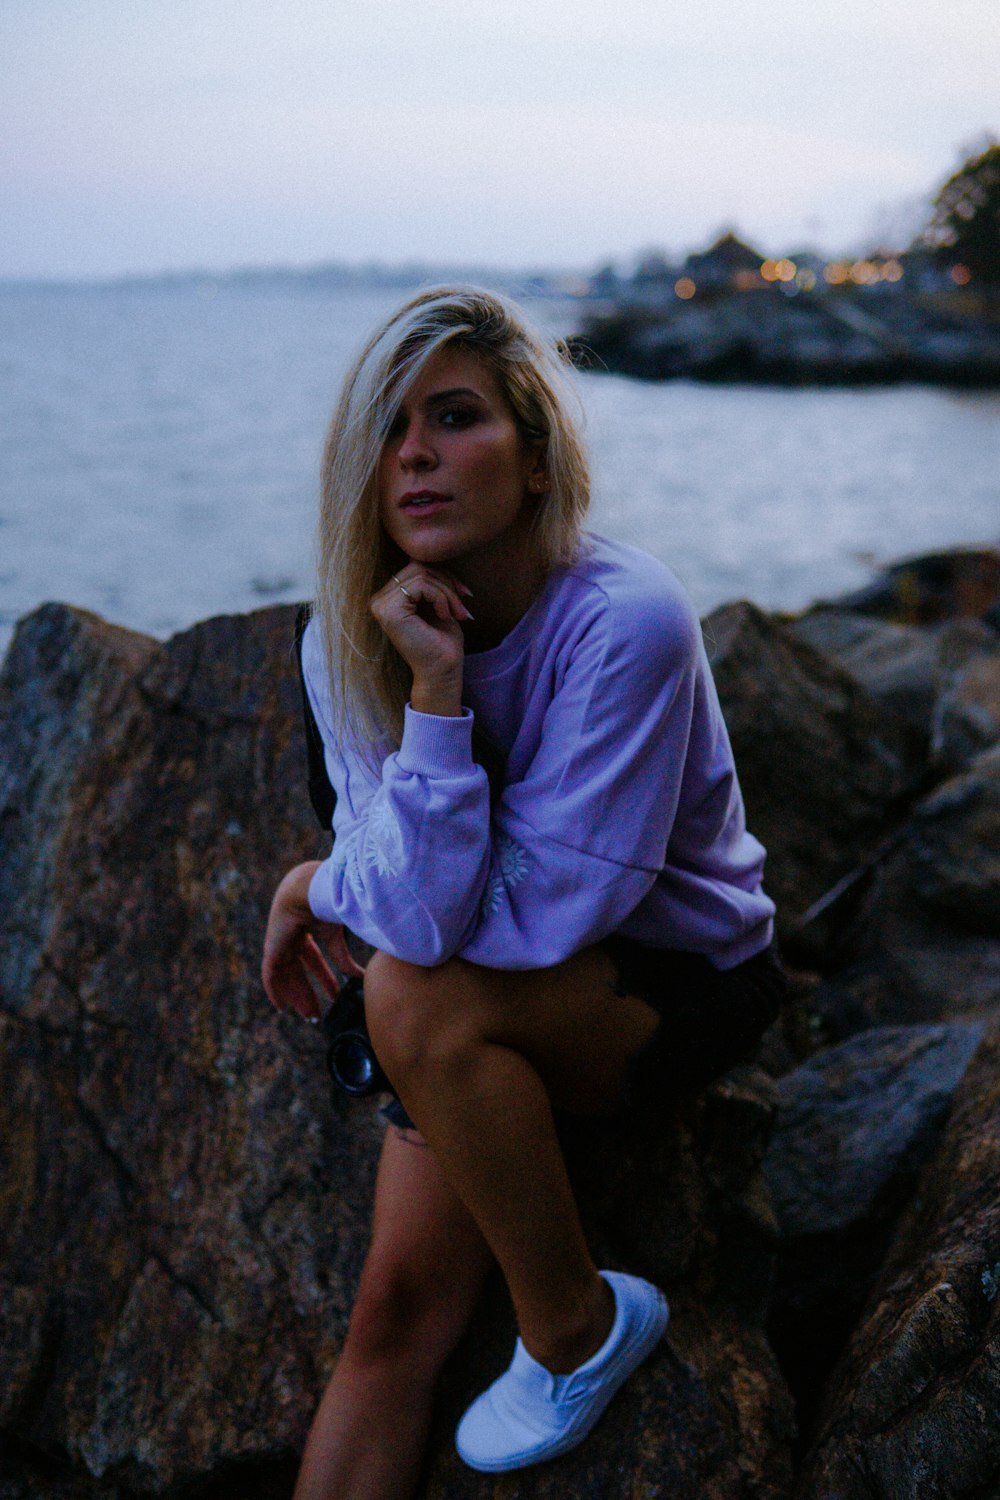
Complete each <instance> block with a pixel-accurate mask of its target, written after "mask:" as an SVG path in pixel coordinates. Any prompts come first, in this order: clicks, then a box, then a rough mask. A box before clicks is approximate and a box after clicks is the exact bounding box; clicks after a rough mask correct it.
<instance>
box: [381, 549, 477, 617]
mask: <svg viewBox="0 0 1000 1500" xmlns="http://www.w3.org/2000/svg"><path fill="white" fill-rule="evenodd" d="M461 591H464V592H465V593H466V594H467V595H468V596H469V597H471V590H470V589H467V588H466V587H465V585H464V584H463V585H462V586H461ZM375 599H377V600H380V601H383V602H385V603H386V604H389V605H392V604H395V605H397V607H399V608H400V609H401V610H402V612H403V613H407V614H412V613H413V612H414V610H415V609H416V608H417V607H418V605H419V604H421V603H424V604H428V605H430V607H431V608H432V609H433V610H434V613H435V614H436V615H437V617H438V619H441V620H449V619H450V620H459V621H462V620H471V619H472V613H471V611H470V610H469V609H468V608H467V606H466V605H465V603H464V602H463V600H462V597H461V592H460V589H459V585H458V582H457V580H456V579H453V578H452V577H450V575H448V574H446V573H442V572H440V571H438V570H437V569H430V568H425V567H424V566H423V565H422V564H420V563H408V564H407V565H406V567H405V568H403V569H402V570H401V571H400V572H398V573H395V574H394V575H393V576H392V578H390V579H389V581H388V583H387V584H386V585H385V587H384V588H383V589H382V590H380V592H379V593H377V594H376V595H375Z"/></svg>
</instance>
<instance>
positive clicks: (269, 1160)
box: [0, 606, 790, 1500]
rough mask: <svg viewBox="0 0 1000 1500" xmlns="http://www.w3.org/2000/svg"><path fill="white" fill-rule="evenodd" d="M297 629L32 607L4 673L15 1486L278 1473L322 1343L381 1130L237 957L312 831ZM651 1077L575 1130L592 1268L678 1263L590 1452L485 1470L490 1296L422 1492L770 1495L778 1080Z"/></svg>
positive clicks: (286, 1477) (775, 1422)
mask: <svg viewBox="0 0 1000 1500" xmlns="http://www.w3.org/2000/svg"><path fill="white" fill-rule="evenodd" d="M291 632H292V611H291V609H273V610H267V611H263V612H261V613H259V614H255V615H249V616H243V617H238V618H234V619H219V620H214V621H209V622H206V623H205V624H202V625H199V626H197V627H195V628H194V629H193V630H191V631H188V632H185V633H184V634H183V635H180V636H178V637H176V638H174V639H173V640H172V641H170V642H168V643H167V644H166V645H165V646H160V645H157V644H156V643H155V642H153V641H149V640H146V639H144V638H141V637H138V636H135V635H132V634H130V633H129V632H125V631H120V630H116V629H113V628H111V627H109V626H107V625H104V624H103V623H102V622H100V621H99V620H97V619H95V618H94V617H93V616H89V615H85V614H83V613H82V612H80V611H77V610H73V609H69V608H65V607H61V606H47V607H45V608H44V609H42V610H40V611H38V612H37V613H36V614H35V615H34V616H32V617H30V618H29V619H28V620H27V621H25V622H23V623H22V625H21V627H20V629H19V631H18V634H17V636H16V639H15V642H14V644H13V646H12V648H11V652H10V654H9V656H8V659H7V662H6V664H5V668H4V671H3V674H2V676H0V746H2V747H3V751H4V756H5V759H4V769H3V775H2V780H0V827H2V830H3V850H4V860H3V867H2V871H0V953H2V958H0V982H2V1001H0V1056H2V1068H3V1077H4V1090H3V1093H2V1095H0V1141H2V1143H3V1145H2V1151H0V1241H2V1243H3V1245H4V1252H5V1253H4V1264H3V1269H2V1271H0V1307H2V1317H3V1327H4V1332H5V1338H4V1340H3V1343H2V1345H0V1433H2V1434H3V1437H2V1439H0V1441H2V1442H3V1444H4V1457H5V1458H6V1460H7V1468H6V1471H5V1475H4V1478H3V1480H2V1487H0V1495H2V1496H3V1500H21V1497H22V1496H27V1495H28V1494H32V1493H48V1494H52V1495H54V1496H60V1497H64V1500H85V1497H86V1500H91V1497H92V1500H130V1497H131V1496H134V1495H137V1494H154V1495H155V1494H159V1495H164V1494H167V1493H168V1492H169V1493H170V1494H172V1495H183V1494H185V1493H188V1492H189V1493H192V1494H193V1493H194V1492H195V1491H196V1492H197V1494H198V1495H199V1496H200V1497H202V1500H204V1497H212V1496H217V1497H219V1500H222V1497H223V1496H225V1497H231V1496H232V1495H234V1494H238V1495H239V1496H240V1497H241V1500H250V1497H254V1496H264V1495H272V1494H273V1495H279V1494H287V1493H288V1491H289V1488H290V1481H291V1475H292V1473H293V1472H294V1466H295V1453H296V1451H297V1448H298V1446H299V1444H300V1443H301V1440H302V1437H303V1434H304V1431H305V1429H306V1426H307V1423H308V1420H309V1416H310V1413H311V1411H312V1409H313V1406H314V1404H315V1401H316V1399H317V1397H318V1394H319V1392H320V1390H321V1388H322V1386H323V1384H324V1382H325V1380H326V1378H327V1377H328V1375H329V1373H330V1371H331V1369H332V1367H333V1365H334V1363H335V1360H336V1357H337V1352H338V1349H339V1347H340V1344H341V1341H342V1338H343V1334H344V1330H345V1325H346V1319H347V1315H348V1311H349V1308H350V1304H351V1300H352V1296H353V1292H354V1287H355V1283H356V1278H357V1274H358V1271H359V1268H360V1264H361V1260H362V1256H363V1253H364V1248H365V1243H366V1239H367V1232H368V1220H369V1211H370V1198H371V1190H372V1180H373V1173H374V1167H375V1163H376V1159H377V1154H378V1150H379V1144H380V1138H381V1129H380V1126H379V1123H378V1120H377V1117H376V1115H375V1112H374V1109H373V1107H371V1106H370V1105H367V1104H361V1105H356V1106H352V1107H350V1108H348V1107H347V1106H346V1105H344V1104H343V1103H340V1102H332V1101H331V1099H330V1094H329V1089H328V1086H327V1083H326V1081H325V1073H324V1068H323V1056H322V1052H323V1047H322V1038H321V1037H320V1036H319V1035H318V1034H317V1032H316V1031H315V1030H314V1029H313V1028H310V1027H308V1026H304V1025H303V1024H302V1023H301V1022H299V1021H297V1020H295V1019H294V1018H289V1017H278V1016H276V1015H275V1014H273V1013H272V1012H271V1011H270V1010H269V1008H268V1006H267V1004H266V1001H265V1000H264V997H263V995H262V992H261V990H260V986H259V982H258V979H257V973H258V964H259V949H260V942H261V935H262V932H263V926H264V920H265V915H266V911H267V906H268V902H269V899H270V896H271V893H272V890H273V887H274V884H275V882H276V879H277V878H278V876H279V875H280V874H281V873H282V872H283V871H284V870H285V869H286V868H287V867H288V866H289V865H290V864H291V863H293V862H294V861H296V860H298V859H302V858H306V857H310V856H312V855H315V854H316V853H317V852H319V849H320V846H321V845H322V843H323V840H322V839H320V838H319V837H318V833H317V830H316V829H315V826H314V825H313V822H312V814H311V812H310V811H309V808H308V801H307V796H306V788H305V766H304V750H303V746H302V743H301V738H300V730H299V701H298V688H297V684H296V682H295V679H294V668H293V657H292V652H291V649H290V646H291ZM669 1105H670V1101H659V1100H649V1101H647V1103H646V1105H645V1106H644V1107H643V1109H642V1110H638V1111H636V1113H635V1114H634V1115H633V1116H632V1117H631V1119H630V1120H629V1121H628V1122H624V1123H622V1124H621V1125H619V1126H615V1127H610V1126H609V1127H607V1128H606V1129H594V1128H590V1127H588V1128H586V1129H584V1128H583V1127H579V1128H578V1129H577V1130H576V1131H575V1132H573V1133H572V1134H573V1138H572V1140H571V1141H570V1142H569V1144H568V1149H569V1150H570V1154H571V1157H572V1159H573V1161H574V1163H575V1171H576V1174H577V1177H578V1181H579V1184H580V1192H581V1199H582V1206H583V1210H584V1214H585V1217H586V1219H587V1222H588V1226H589V1228H590V1232H591V1235H592V1238H593V1242H594V1244H595V1248H596V1249H597V1253H598V1254H599V1256H600V1258H601V1260H602V1261H604V1262H606V1263H608V1264H611V1265H614V1264H626V1265H629V1266H633V1267H635V1268H636V1269H638V1270H640V1271H642V1270H646V1271H647V1272H649V1273H650V1274H652V1275H654V1276H655V1277H656V1278H657V1279H659V1280H662V1281H663V1282H664V1283H665V1284H666V1287H667V1291H668V1294H669V1295H670V1298H671V1302H672V1305H673V1309H674V1317H673V1321H672V1325H671V1330H670V1334H669V1339H668V1341H667V1343H665V1344H664V1346H663V1347H662V1349H661V1350H660V1351H659V1352H658V1353H657V1354H656V1356H655V1357H654V1358H653V1359H652V1360H651V1361H650V1362H649V1365H648V1367H647V1368H646V1369H644V1371H643V1372H642V1373H641V1374H640V1375H639V1376H638V1377H637V1379H636V1380H635V1381H634V1382H631V1383H630V1384H629V1386H628V1387H627V1389H626V1391H625V1392H623V1394H622V1396H621V1398H620V1399H619V1400H618V1401H617V1402H616V1403H615V1406H614V1408H613V1409H612V1411H611V1412H609V1414H608V1417H607V1419H606V1420H605V1422H604V1423H603V1424H602V1426H601V1429H600V1430H599V1432H598V1433H597V1434H595V1436H594V1438H593V1439H592V1441H590V1442H588V1444H587V1445H585V1447H584V1448H583V1449H582V1450H581V1451H580V1453H578V1454H576V1455H573V1456H571V1457H569V1458H567V1459H566V1460H565V1462H564V1463H561V1464H557V1465H551V1466H547V1467H545V1468H544V1469H541V1470H538V1471H534V1472H531V1473H528V1474H526V1475H524V1476H522V1477H517V1478H513V1479H497V1480H496V1481H492V1480H484V1479H483V1478H482V1476H477V1475H474V1474H472V1472H471V1471H467V1470H464V1469H462V1468H461V1467H460V1465H459V1464H458V1462H457V1460H456V1459H455V1457H454V1454H453V1450H452V1446H451V1438H450V1423H451V1422H452V1421H453V1419H454V1416H455V1413H456V1412H457V1410H458V1409H459V1408H460V1407H461V1406H462V1405H463V1403H465V1402H466V1401H468V1400H469V1399H470V1397H471V1396H472V1395H473V1394H474V1393H475V1392H476V1391H477V1390H478V1389H479V1388H481V1385H482V1383H483V1380H484V1379H485V1377H486V1375H487V1374H488V1373H489V1372H491V1371H493V1370H495V1369H496V1368H497V1367H498V1366H499V1365H500V1364H501V1363H502V1362H503V1361H504V1360H505V1359H506V1358H508V1357H509V1352H510V1329H509V1323H508V1322H507V1320H506V1318H505V1316H504V1312H503V1309H504V1305H505V1304H504V1298H503V1297H502V1296H501V1295H500V1294H499V1293H498V1292H497V1291H496V1290H494V1293H493V1295H492V1298H491V1299H490V1300H489V1303H488V1306H487V1308H486V1310H485V1313H484V1317H483V1319H482V1320H481V1321H480V1323H479V1324H478V1325H477V1331H476V1333H475V1335H474V1337H473V1338H472V1339H471V1340H470V1341H469V1342H468V1344H467V1346H466V1348H465V1349H464V1350H463V1351H462V1352H461V1354H460V1356H459V1357H458V1358H457V1359H456V1360H455V1362H454V1363H453V1366H452V1368H451V1370H450V1373H449V1378H448V1381H447V1383H446V1392H445V1397H444V1401H443V1405H442V1415H441V1425H440V1430H439V1435H438V1438H437V1440H436V1444H435V1448H434V1452H433V1454H432V1463H431V1477H430V1479H429V1480H428V1486H427V1490H426V1493H427V1495H428V1496H430V1497H434V1500H436V1497H443V1496H445V1495H447V1496H449V1497H460V1496H465V1495H468V1496H470V1497H471V1496H484V1495H487V1494H496V1495H497V1496H500V1495H503V1496H505V1497H511V1496H514V1495H518V1496H521V1495H523V1496H526V1497H527V1496H549V1495H553V1496H554V1495H557V1494H558V1495H563V1494H566V1493H573V1494H578V1495H581V1496H594V1497H597V1496H601V1497H602V1500H603V1497H614V1496H619V1495H620V1496H626V1495H627V1496H638V1495H640V1494H649V1493H653V1492H655V1490H656V1489H657V1488H660V1489H662V1490H663V1491H664V1492H668V1491H669V1492H670V1493H671V1494H673V1495H675V1496H677V1497H681V1500H683V1497H691V1500H694V1497H695V1496H698V1497H708V1500H713V1497H717V1500H724V1497H729V1496H731V1495H733V1494H735V1493H737V1492H742V1490H746V1492H747V1493H750V1492H751V1490H752V1492H753V1493H754V1494H755V1495H758V1496H760V1497H770V1496H773V1497H775V1500H777V1497H778V1496H781V1495H783V1494H786V1493H787V1489H788V1483H789V1476H790V1471H789V1459H788V1454H789V1440H790V1403H789V1398H788V1396H787V1392H786V1389H785V1387H784V1384H783V1382H782V1380H781V1378H780V1376H779V1374H778V1372H777V1369H776V1365H775V1362H774V1360H773V1357H772V1355H771V1353H770V1350H769V1348H768V1346H767V1343H766V1340H765V1335H764V1324H765V1303H766V1288H767V1286H768V1283H769V1275H770V1270H771V1265H772V1259H773V1222H772V1220H771V1218H770V1215H769V1211H768V1207H767V1202H766V1199H765V1197H764V1195H763V1190H762V1178H761V1172H760V1162H761V1158H762V1155H763V1150H764V1145H765V1140H766V1134H767V1130H768V1127H769V1124H770V1120H771V1116H772V1114H773V1108H774V1105H773V1097H772V1095H771V1092H770V1085H769V1083H768V1081H767V1079H766V1078H764V1076H763V1075H761V1074H757V1073H754V1072H748V1071H744V1072H742V1073H737V1074H734V1075H732V1076H731V1077H730V1078H728V1079H727V1080H724V1081H722V1082H721V1083H720V1084H717V1085H716V1086H715V1087H714V1088H713V1089H711V1090H710V1091H709V1092H708V1093H707V1094H706V1095H705V1096H704V1097H703V1098H702V1099H701V1100H699V1101H697V1102H693V1103H688V1104H686V1105H684V1106H683V1107H678V1108H677V1109H676V1110H674V1109H672V1108H671V1107H669Z"/></svg>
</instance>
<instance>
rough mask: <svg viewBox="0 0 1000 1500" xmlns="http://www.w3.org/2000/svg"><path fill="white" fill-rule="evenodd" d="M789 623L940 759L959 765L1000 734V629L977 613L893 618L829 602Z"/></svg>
mask: <svg viewBox="0 0 1000 1500" xmlns="http://www.w3.org/2000/svg"><path fill="white" fill-rule="evenodd" d="M789 628H790V629H791V631H792V633H793V634H794V635H795V636H796V637H797V638H798V639H799V640H801V641H805V642H806V643H807V645H810V646H813V647H815V649H816V650H818V651H823V652H825V653H826V654H827V655H828V656H831V657H833V659H834V660H835V661H836V662H838V663H839V665H840V666H842V667H843V668H844V669H845V671H847V672H850V674H851V676H852V677H855V678H857V680H858V681H859V682H860V683H861V684H862V686H863V687H865V688H867V689H868V691H869V692H870V693H871V694H872V696H873V697H874V698H876V699H877V700H878V702H879V703H881V704H882V705H883V706H884V707H886V708H888V709H890V710H892V712H894V713H898V714H900V715H901V716H902V717H903V718H905V719H907V720H909V722H910V723H911V724H912V725H913V726H914V728H915V729H917V730H918V731H919V732H920V734H921V735H922V737H923V738H924V740H925V742H926V745H927V750H928V754H929V756H930V757H932V758H933V760H934V761H935V762H936V763H938V764H939V765H940V764H943V765H946V766H947V765H950V766H951V767H952V769H957V768H958V766H960V765H961V764H962V763H963V762H964V761H966V760H968V759H969V758H970V757H971V756H973V755H976V754H977V753H978V752H979V751H980V750H983V749H986V748H987V747H989V746H990V745H994V744H996V742H997V741H998V740H1000V636H998V635H997V633H996V632H995V631H993V630H991V629H990V628H989V627H988V626H986V625H984V624H982V623H980V622H979V621H978V620H951V621H948V622H947V623H946V624H944V625H939V626H919V625H897V624H894V623H893V622H892V621H889V620H882V619H879V618H878V617H877V616H871V615H866V614H860V613H857V612H855V611H853V610H849V609H837V608H834V607H832V606H827V607H821V608H817V609H813V610H810V611H808V612H807V613H806V614H804V615H802V616H801V617H800V618H799V619H798V620H795V621H793V622H792V623H791V625H790V627H789Z"/></svg>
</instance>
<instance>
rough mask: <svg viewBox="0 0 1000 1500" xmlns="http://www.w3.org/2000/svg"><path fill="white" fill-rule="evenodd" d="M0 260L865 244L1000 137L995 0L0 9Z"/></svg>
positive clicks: (50, 267)
mask: <svg viewBox="0 0 1000 1500" xmlns="http://www.w3.org/2000/svg"><path fill="white" fill-rule="evenodd" d="M0 85H2V86H0V139H2V140H3V142H4V145H3V149H2V150H0V184H2V197H3V202H2V204H0V276H70V277H75V276H95V275H114V274H117V273H119V272H128V271H158V270H161V269H177V268H184V267H194V266H204V267H219V268H223V267H229V266H233V265H246V264H270V263H280V264H307V263H310V262H315V261H319V260H329V259H343V260H350V261H359V260H368V259H380V260H383V261H386V262H398V261H404V260H410V259H419V260H430V261H434V262H443V263H449V262H450V263H455V264H461V263H470V262H474V263H479V264H484V265H496V266H517V267H525V266H530V265H556V266H559V265H563V266H589V265H593V264H595V263H596V262H598V261H600V260H602V259H609V258H618V259H621V260H625V259H627V258H628V257H630V256H632V255H633V254H634V253H635V252H637V251H639V250H642V249H644V248H646V247H650V246H661V247H663V248H665V249H667V250H668V251H671V252H673V251H678V250H682V249H687V248H694V247H696V246H699V245H701V244H703V243H705V242H706V241H707V239H708V237H709V236H710V235H712V234H713V233H714V232H716V231H718V230H719V229H720V228H722V227H724V226H735V227H736V228H738V229H739V230H740V231H741V232H742V233H743V234H744V235H745V236H746V237H747V238H749V239H751V240H752V241H753V242H755V243H756V244H758V245H759V246H760V248H762V249H764V250H769V251H775V250H778V249H794V248H796V247H800V246H802V245H803V244H804V243H807V242H813V243H816V244H818V245H819V246H821V247H822V248H825V249H828V250H837V249H840V248H857V249H860V248H862V247H863V246H864V244H865V242H866V241H868V240H869V239H870V238H871V237H873V236H877V235H878V234H880V233H882V234H883V235H884V234H885V233H888V232H891V231H892V229H893V228H894V227H895V226H897V225H898V226H900V227H901V228H908V227H909V224H908V222H907V221H908V219H912V216H913V214H914V204H915V203H917V202H919V200H920V199H921V198H926V196H927V194H928V193H929V192H930V190H931V189H932V188H933V187H934V185H935V184H936V183H938V182H940V181H941V180H942V178H943V177H944V176H946V175H947V173H948V172H949V171H950V170H951V169H952V168H953V167H954V166H955V165H956V163H957V160H958V152H959V149H960V148H961V147H962V146H963V145H965V144H967V143H970V142H975V141H976V140H977V138H979V137H980V136H981V135H982V133H983V131H984V130H987V129H992V130H993V131H997V130H1000V3H998V0H810V3H808V4H802V3H799V4H796V3H795V0H690V3H688V4H684V5H681V4H678V3H676V0H493V4H492V5H490V6H489V7H488V6H487V4H486V3H483V0H480V3H479V4H477V3H476V0H462V3H459V0H411V3H407V0H377V3H375V0H347V3H343V0H2V3H0Z"/></svg>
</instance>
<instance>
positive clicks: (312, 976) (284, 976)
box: [261, 860, 364, 1021]
mask: <svg viewBox="0 0 1000 1500" xmlns="http://www.w3.org/2000/svg"><path fill="white" fill-rule="evenodd" d="M319 866H320V861H319V860H308V861H307V862H306V863H305V864H301V865H296V866H295V867H294V869H291V870H289V872H288V874H287V875H286V876H285V878H284V880H282V882H281V884H280V885H279V886H278V889H277V890H276V891H275V893H274V900H273V901H272V902H271V912H270V915H269V917H268V919H267V931H266V933H265V935H264V957H263V961H262V963H261V979H262V980H263V982H264V989H265V990H266V992H267V998H268V999H269V1000H270V1002H271V1004H272V1005H273V1006H274V1007H275V1008H276V1009H277V1010H293V1011H295V1012H296V1013H297V1014H298V1015H300V1016H304V1017H305V1019H306V1020H309V1021H318V1020H319V1017H320V1014H321V1010H320V1005H319V1002H318V1000H317V999H316V994H315V991H314V989H313V984H312V982H311V981H315V983H316V984H318V985H319V987H320V989H321V990H325V991H326V993H327V994H328V995H329V996H330V997H331V998H332V997H333V996H334V995H336V994H337V992H338V991H339V989H340V980H339V979H338V978H337V975H336V974H335V973H334V971H333V969H332V968H331V966H330V963H328V962H327V958H326V957H325V955H324V953H323V950H322V949H321V948H320V946H319V943H318V942H317V938H319V939H321V940H322V942H323V945H324V947H325V949H326V952H327V953H328V954H329V957H330V959H331V960H332V962H333V963H334V964H335V965H336V966H337V968H338V969H339V970H340V971H341V973H342V974H353V975H361V974H363V973H364V970H363V969H362V968H361V967H360V965H359V964H357V963H356V962H355V960H354V959H353V958H352V957H351V953H350V950H349V949H348V946H347V940H346V939H345V937H344V929H343V927H342V926H341V925H340V923H339V922H321V921H320V919H319V918H318V917H316V916H314V915H313V912H312V909H311V907H310V905H309V884H310V881H311V880H312V877H313V875H314V874H315V872H316V871H317V870H318V869H319Z"/></svg>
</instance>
